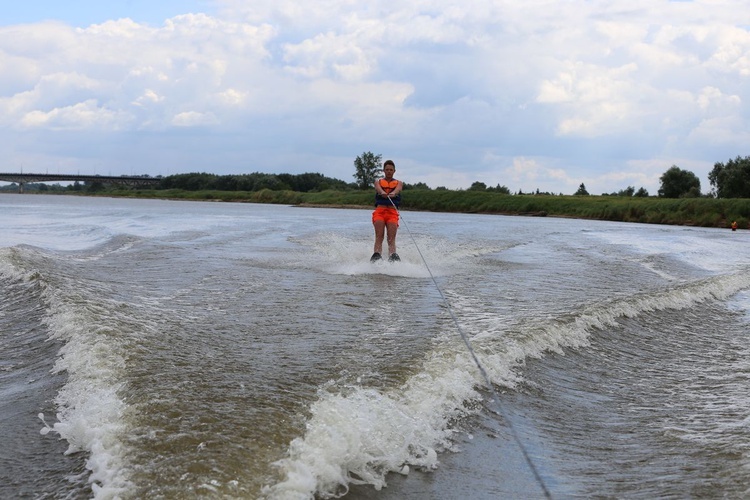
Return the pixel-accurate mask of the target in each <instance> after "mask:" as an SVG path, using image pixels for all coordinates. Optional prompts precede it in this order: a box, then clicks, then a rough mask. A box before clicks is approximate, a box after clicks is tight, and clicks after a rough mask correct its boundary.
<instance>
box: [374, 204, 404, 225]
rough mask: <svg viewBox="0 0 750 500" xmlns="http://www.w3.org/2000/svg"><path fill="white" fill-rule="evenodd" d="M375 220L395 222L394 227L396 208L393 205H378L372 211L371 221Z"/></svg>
mask: <svg viewBox="0 0 750 500" xmlns="http://www.w3.org/2000/svg"><path fill="white" fill-rule="evenodd" d="M376 220H382V221H383V222H385V223H386V224H396V227H398V210H396V209H395V208H393V207H386V206H384V205H378V206H377V207H375V211H374V212H373V213H372V222H373V223H374V222H375V221H376Z"/></svg>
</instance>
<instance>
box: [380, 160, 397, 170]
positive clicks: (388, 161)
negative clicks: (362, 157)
mask: <svg viewBox="0 0 750 500" xmlns="http://www.w3.org/2000/svg"><path fill="white" fill-rule="evenodd" d="M386 165H393V168H396V164H395V163H393V160H385V163H383V166H384V167H385V166H386Z"/></svg>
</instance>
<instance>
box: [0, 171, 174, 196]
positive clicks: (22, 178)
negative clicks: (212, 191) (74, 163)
mask: <svg viewBox="0 0 750 500" xmlns="http://www.w3.org/2000/svg"><path fill="white" fill-rule="evenodd" d="M0 181H4V182H15V183H18V192H19V193H23V186H24V184H26V183H27V182H49V181H58V182H59V181H67V182H69V181H79V182H91V183H93V182H101V183H102V184H119V185H122V186H129V187H145V186H153V185H156V184H159V182H161V178H160V177H138V176H128V175H121V176H119V177H118V176H113V175H71V174H4V173H0Z"/></svg>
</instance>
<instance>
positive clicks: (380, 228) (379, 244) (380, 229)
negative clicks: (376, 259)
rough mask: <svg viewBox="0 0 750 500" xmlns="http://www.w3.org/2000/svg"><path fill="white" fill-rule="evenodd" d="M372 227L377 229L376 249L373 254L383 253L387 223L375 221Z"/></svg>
mask: <svg viewBox="0 0 750 500" xmlns="http://www.w3.org/2000/svg"><path fill="white" fill-rule="evenodd" d="M372 225H373V226H374V227H375V247H374V248H373V252H375V253H383V237H384V236H385V221H384V220H374V221H372ZM389 234H390V233H389ZM389 238H390V236H389ZM389 246H390V243H389Z"/></svg>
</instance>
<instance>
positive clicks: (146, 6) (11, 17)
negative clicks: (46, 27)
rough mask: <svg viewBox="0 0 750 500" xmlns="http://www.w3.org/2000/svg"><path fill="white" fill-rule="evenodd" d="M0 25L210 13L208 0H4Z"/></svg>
mask: <svg viewBox="0 0 750 500" xmlns="http://www.w3.org/2000/svg"><path fill="white" fill-rule="evenodd" d="M5 3H6V4H7V5H3V8H2V12H0V25H5V26H7V25H13V24H21V23H36V22H39V21H45V20H56V21H60V22H63V23H67V24H70V25H71V26H76V27H86V26H90V25H92V24H99V23H103V22H105V21H109V20H112V19H120V18H123V17H128V18H130V19H132V20H133V21H136V22H139V23H147V24H150V25H154V26H160V25H161V24H162V23H163V22H164V20H165V19H168V18H171V17H174V16H177V15H179V14H184V13H185V12H205V13H212V12H213V11H214V7H215V4H214V3H213V2H211V1H210V0H99V1H97V0H66V1H54V0H29V1H26V2H23V1H20V2H5Z"/></svg>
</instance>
